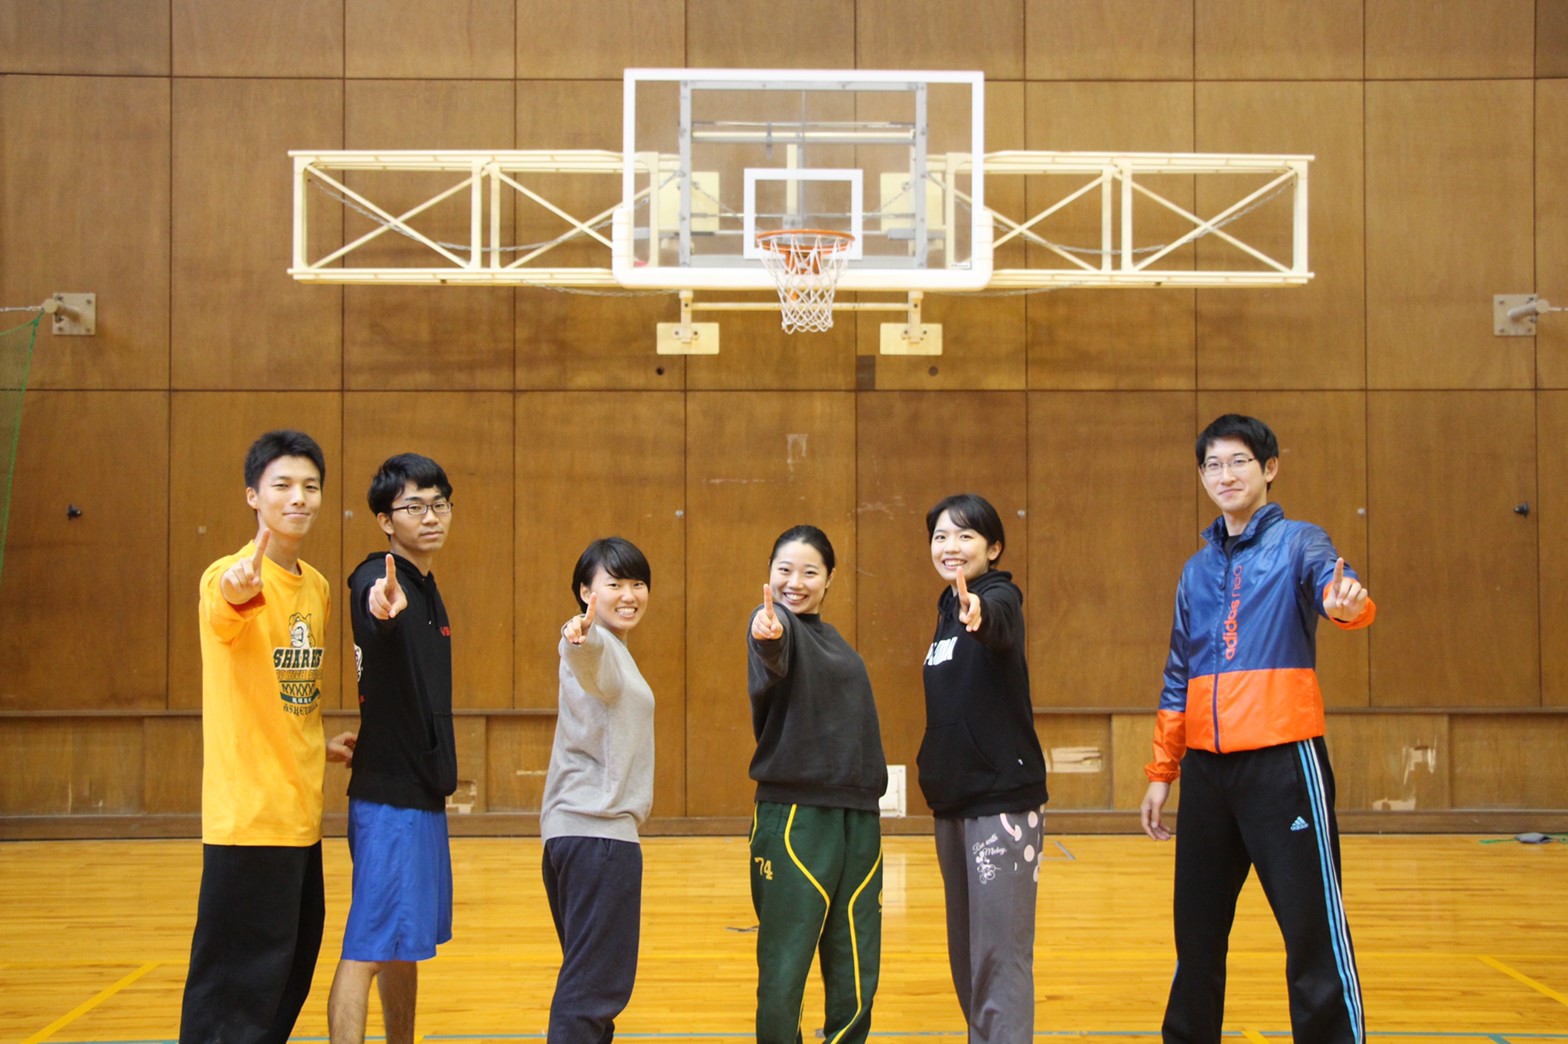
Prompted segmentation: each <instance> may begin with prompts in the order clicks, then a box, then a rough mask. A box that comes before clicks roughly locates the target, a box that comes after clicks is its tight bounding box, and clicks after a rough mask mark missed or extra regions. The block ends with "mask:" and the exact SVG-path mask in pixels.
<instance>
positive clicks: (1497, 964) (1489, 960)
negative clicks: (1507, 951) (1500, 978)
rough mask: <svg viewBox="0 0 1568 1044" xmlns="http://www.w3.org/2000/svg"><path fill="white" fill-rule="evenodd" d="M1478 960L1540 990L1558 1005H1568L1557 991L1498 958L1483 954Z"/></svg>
mask: <svg viewBox="0 0 1568 1044" xmlns="http://www.w3.org/2000/svg"><path fill="white" fill-rule="evenodd" d="M1476 960H1478V961H1480V962H1481V963H1482V964H1486V965H1490V966H1491V967H1493V968H1496V969H1497V970H1498V971H1500V972H1502V973H1503V974H1504V975H1507V976H1510V977H1512V978H1515V979H1518V980H1519V981H1520V982H1522V983H1524V984H1525V985H1526V986H1529V987H1530V988H1531V989H1534V990H1539V991H1540V992H1542V993H1544V994H1546V995H1547V996H1548V997H1550V998H1552V1000H1554V1001H1556V1002H1557V1003H1558V1004H1562V1005H1568V997H1565V996H1563V995H1562V994H1561V993H1558V992H1557V991H1556V990H1554V989H1552V988H1551V987H1550V986H1547V985H1546V984H1544V983H1540V982H1536V981H1535V980H1534V979H1532V978H1530V977H1529V976H1528V975H1525V974H1524V973H1523V972H1517V971H1514V970H1513V969H1512V968H1510V967H1508V965H1506V964H1504V963H1503V962H1502V961H1500V960H1498V959H1497V958H1496V957H1488V956H1486V955H1485V954H1481V955H1478V956H1477V957H1476Z"/></svg>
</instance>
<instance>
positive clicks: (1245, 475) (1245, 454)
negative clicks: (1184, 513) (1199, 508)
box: [1198, 438, 1279, 533]
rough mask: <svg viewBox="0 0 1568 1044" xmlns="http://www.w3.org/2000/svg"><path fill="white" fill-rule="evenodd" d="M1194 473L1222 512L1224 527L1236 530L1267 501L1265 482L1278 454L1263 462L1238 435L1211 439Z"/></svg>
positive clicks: (1275, 469)
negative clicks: (1196, 472) (1236, 436)
mask: <svg viewBox="0 0 1568 1044" xmlns="http://www.w3.org/2000/svg"><path fill="white" fill-rule="evenodd" d="M1203 461H1204V462H1203V465H1202V466H1200V467H1199V469H1198V477H1199V478H1200V479H1201V480H1202V482H1203V489H1204V491H1205V492H1206V493H1208V495H1209V499H1210V500H1212V501H1214V503H1215V505H1216V506H1218V507H1219V509H1220V513H1221V514H1223V515H1224V516H1225V523H1226V528H1227V530H1228V531H1229V532H1231V533H1240V532H1241V531H1242V530H1243V529H1245V528H1247V523H1248V522H1250V521H1251V520H1252V516H1253V515H1255V514H1257V511H1258V509H1259V508H1261V507H1262V506H1263V505H1264V504H1267V503H1268V502H1269V483H1270V482H1273V481H1274V476H1275V475H1277V474H1278V473H1279V458H1278V457H1275V458H1273V459H1271V460H1269V461H1268V462H1267V463H1266V464H1265V463H1264V462H1263V461H1261V460H1258V459H1257V458H1256V456H1255V455H1254V454H1253V452H1252V450H1251V449H1250V448H1249V447H1248V446H1247V444H1246V443H1245V442H1243V441H1241V440H1240V439H1233V438H1224V439H1215V440H1214V441H1213V442H1211V443H1209V448H1208V453H1207V454H1205V455H1204V458H1203Z"/></svg>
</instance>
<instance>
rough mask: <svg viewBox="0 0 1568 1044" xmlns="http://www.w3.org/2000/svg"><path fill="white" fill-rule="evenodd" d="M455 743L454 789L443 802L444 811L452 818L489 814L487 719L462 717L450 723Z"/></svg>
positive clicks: (477, 716)
mask: <svg viewBox="0 0 1568 1044" xmlns="http://www.w3.org/2000/svg"><path fill="white" fill-rule="evenodd" d="M452 725H453V731H454V733H455V738H456V741H457V790H456V792H455V793H453V794H452V795H451V796H450V797H448V798H447V799H446V808H447V812H448V813H449V814H451V815H453V816H477V815H483V814H484V813H485V812H487V811H489V806H488V804H487V803H486V799H487V798H488V796H489V795H488V794H487V793H486V785H485V781H486V779H487V777H488V775H489V772H488V769H489V761H488V754H489V743H488V741H487V740H486V738H485V737H486V733H487V731H488V729H487V727H488V725H489V718H488V717H485V716H482V715H477V714H475V715H462V716H459V717H458V718H456V719H455V720H454V721H453V722H452Z"/></svg>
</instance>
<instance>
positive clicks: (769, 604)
mask: <svg viewBox="0 0 1568 1044" xmlns="http://www.w3.org/2000/svg"><path fill="white" fill-rule="evenodd" d="M751 636H752V637H753V638H755V639H757V641H759V642H776V641H778V640H779V639H780V638H782V637H784V625H783V624H781V623H779V618H778V614H777V613H775V612H774V611H773V588H772V586H771V585H769V584H763V585H762V608H761V609H759V610H757V615H756V616H753V617H752V618H751Z"/></svg>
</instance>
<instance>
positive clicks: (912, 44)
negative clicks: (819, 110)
mask: <svg viewBox="0 0 1568 1044" xmlns="http://www.w3.org/2000/svg"><path fill="white" fill-rule="evenodd" d="M1024 39H1025V37H1024V0H976V2H974V3H968V4H953V3H948V2H947V0H858V2H857V3H856V4H855V67H856V68H859V69H978V70H980V71H981V72H983V73H985V78H986V79H987V80H1019V79H1022V78H1023V75H1024ZM815 68H823V67H822V66H815ZM987 147H988V148H989V147H990V145H989V143H988V144H987Z"/></svg>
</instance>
